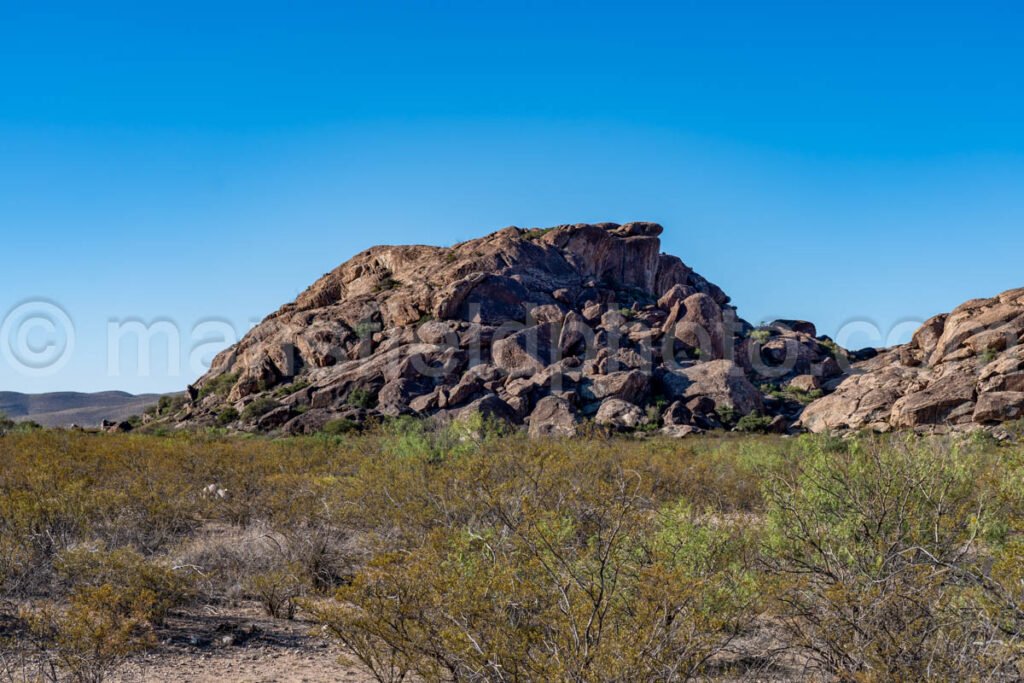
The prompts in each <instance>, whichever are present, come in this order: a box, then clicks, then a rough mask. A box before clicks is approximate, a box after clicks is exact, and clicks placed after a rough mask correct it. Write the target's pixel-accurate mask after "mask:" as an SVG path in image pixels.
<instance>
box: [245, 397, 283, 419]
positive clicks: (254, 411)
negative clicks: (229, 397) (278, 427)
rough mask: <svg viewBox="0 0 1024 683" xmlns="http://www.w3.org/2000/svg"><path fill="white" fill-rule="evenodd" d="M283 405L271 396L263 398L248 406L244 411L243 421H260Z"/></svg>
mask: <svg viewBox="0 0 1024 683" xmlns="http://www.w3.org/2000/svg"><path fill="white" fill-rule="evenodd" d="M280 405H281V404H280V403H278V402H277V401H276V400H275V399H273V398H270V397H269V396H261V397H259V398H257V399H255V400H254V401H252V402H251V403H249V404H247V405H246V406H245V408H244V409H243V410H242V419H243V420H246V421H253V420H258V419H259V418H261V417H263V416H264V415H266V414H267V413H269V412H270V411H271V410H273V409H274V408H277V407H279V406H280Z"/></svg>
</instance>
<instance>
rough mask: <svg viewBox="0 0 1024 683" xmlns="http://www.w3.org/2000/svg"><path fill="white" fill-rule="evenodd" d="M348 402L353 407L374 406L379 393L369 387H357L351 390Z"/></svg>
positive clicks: (364, 407)
mask: <svg viewBox="0 0 1024 683" xmlns="http://www.w3.org/2000/svg"><path fill="white" fill-rule="evenodd" d="M346 402H347V403H348V404H349V405H350V406H352V407H353V408H362V409H367V408H372V407H374V406H375V405H377V394H375V393H373V392H371V391H369V390H367V389H363V388H361V387H356V388H354V389H352V391H350V392H349V394H348V398H347V399H346Z"/></svg>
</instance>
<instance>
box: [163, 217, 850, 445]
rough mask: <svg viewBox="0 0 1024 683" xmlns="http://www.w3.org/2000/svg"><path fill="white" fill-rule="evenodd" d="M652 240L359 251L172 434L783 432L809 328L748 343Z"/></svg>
mask: <svg viewBox="0 0 1024 683" xmlns="http://www.w3.org/2000/svg"><path fill="white" fill-rule="evenodd" d="M661 232H662V227H661V226H660V225H657V224H655V223H627V224H625V225H618V224H613V223H604V224H597V225H590V224H579V225H563V226H559V227H556V228H551V229H547V230H523V229H519V228H514V227H512V228H505V229H504V230H499V231H498V232H495V233H493V234H491V235H488V236H486V237H483V238H480V239H476V240H472V241H469V242H464V243H461V244H457V245H455V246H453V247H430V246H398V247H388V246H385V247H374V248H372V249H369V250H367V251H365V252H363V253H361V254H359V255H357V256H355V257H354V258H352V259H351V260H350V261H348V262H347V263H345V264H343V265H341V266H340V267H338V268H337V269H335V270H334V271H332V272H330V273H328V274H326V275H324V276H323V277H322V278H321V279H320V280H318V281H317V282H316V283H314V284H313V285H312V286H311V287H310V288H309V289H308V290H306V291H305V292H303V293H302V294H301V295H300V296H299V297H298V299H297V300H296V301H295V302H293V303H290V304H287V305H285V306H283V307H282V308H281V309H280V310H278V311H277V312H276V313H274V314H272V315H270V316H269V317H268V318H266V319H265V320H264V321H263V322H262V323H260V324H259V325H258V326H256V327H255V328H254V329H253V330H252V331H250V332H249V334H247V335H246V336H245V338H244V339H242V340H241V341H240V342H239V343H237V344H236V345H235V346H233V347H232V348H230V349H228V350H226V351H224V352H223V353H221V354H219V355H218V356H217V357H216V358H215V359H214V362H213V365H212V367H211V369H210V371H209V372H208V373H207V374H206V375H205V376H204V377H202V378H201V379H200V380H199V381H198V382H197V383H196V384H195V386H192V387H189V401H188V403H187V405H186V406H185V408H184V409H183V411H182V412H181V413H179V414H178V415H176V416H175V418H174V419H175V420H176V421H177V422H178V423H179V424H181V425H182V426H188V425H204V424H222V425H228V426H231V427H233V428H236V429H243V430H262V431H272V430H273V431H283V432H288V433H303V432H310V431H316V430H319V429H322V428H323V427H324V425H325V424H327V423H328V422H330V421H335V420H346V421H348V422H347V423H346V424H348V423H351V424H359V423H361V422H363V421H365V420H367V419H369V418H380V417H385V416H397V415H403V414H410V415H421V416H433V417H435V418H436V419H440V420H445V419H450V418H452V417H454V416H457V415H461V414H465V413H466V412H467V411H480V412H486V413H487V414H489V415H492V416H494V417H495V418H498V419H503V420H507V421H511V422H515V423H522V424H528V425H529V431H530V433H531V434H534V435H537V436H543V435H571V434H573V433H575V431H576V429H577V425H578V424H579V423H580V422H581V421H583V420H596V421H597V422H600V423H604V424H608V425H611V426H614V427H615V428H638V427H657V426H661V425H665V426H666V427H672V428H673V430H672V431H673V432H674V433H689V432H691V431H693V429H683V427H693V428H694V429H698V428H707V427H715V426H722V425H723V424H724V425H725V426H728V424H729V423H730V422H731V421H734V420H735V419H736V418H738V417H740V416H742V415H744V414H747V413H750V412H762V413H765V414H770V415H781V416H782V417H781V418H780V420H781V424H784V425H786V424H789V423H790V422H791V421H792V420H795V419H796V418H797V417H798V416H799V413H800V410H801V409H802V407H803V405H802V402H801V401H798V400H792V399H791V398H787V396H788V394H786V393H785V390H786V387H787V385H788V384H789V383H790V382H796V383H797V384H793V388H794V389H795V388H797V387H798V385H799V387H803V388H802V389H801V392H802V393H800V394H799V395H801V396H805V395H808V393H809V392H811V393H812V394H813V392H814V391H818V392H820V389H816V387H820V386H824V385H827V384H828V383H829V382H833V383H834V381H835V378H837V377H838V376H840V375H841V374H842V372H843V364H842V361H843V360H844V359H845V356H844V355H843V354H842V352H841V351H840V350H838V349H837V348H836V347H835V345H834V344H831V343H829V341H828V340H827V338H819V337H817V336H816V332H815V330H814V326H813V325H811V324H810V323H805V322H800V321H778V322H777V323H773V324H772V325H769V326H766V327H764V328H762V329H758V330H754V328H753V327H752V326H751V325H749V324H748V323H746V322H745V321H743V320H742V319H740V318H739V317H738V315H737V313H736V310H735V308H733V307H732V306H731V305H730V300H729V297H728V296H726V294H725V293H724V292H723V291H722V290H721V289H720V288H719V287H717V286H716V285H714V284H712V283H710V282H708V281H707V280H706V279H704V278H703V277H701V276H700V275H698V274H697V273H695V272H694V271H693V270H692V269H691V268H690V267H689V266H687V265H686V264H684V263H683V262H682V261H681V260H680V259H678V258H676V257H674V256H669V255H666V254H662V253H661V243H660V239H659V235H660V234H661ZM807 387H811V389H810V390H808V389H807ZM780 391H781V392H782V394H781V396H782V398H780V397H779V396H780ZM794 395H797V394H794ZM779 423H780V422H779V421H777V424H779Z"/></svg>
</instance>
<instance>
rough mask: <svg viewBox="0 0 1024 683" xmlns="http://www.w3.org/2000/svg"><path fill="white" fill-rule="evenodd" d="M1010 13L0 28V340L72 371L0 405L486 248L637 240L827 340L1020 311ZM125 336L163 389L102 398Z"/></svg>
mask: <svg viewBox="0 0 1024 683" xmlns="http://www.w3.org/2000/svg"><path fill="white" fill-rule="evenodd" d="M1022 7H1024V5H1021V4H1020V3H1013V2H1005V3H998V2H980V3H979V2H962V3H942V2H903V3H899V2H877V3H868V2H857V3H831V2H799V3H797V2H771V3H766V2H757V3H754V2H750V3H729V2H706V3H685V2H679V3H663V4H653V3H637V2H628V3H627V2H621V3H596V2H586V3H585V2H561V3H550V2H516V3H490V2H479V1H476V2H465V3H463V2H417V3H408V4H405V3H401V4H400V3H390V2H358V3H334V2H332V3H327V2H322V3H315V2H297V3H287V4H286V3H263V2H246V3H237V4H236V3H209V2H204V3H192V2H177V3H173V4H171V3H168V4H166V5H165V6H164V7H156V3H141V2H130V3H129V2H125V3H74V4H71V3H69V4H67V5H56V4H51V3H46V2H38V3H37V2H24V3H20V2H6V3H2V4H0V234H2V236H3V248H2V249H0V293H2V301H0V309H2V310H0V316H3V315H7V312H8V311H11V310H12V309H14V308H15V307H17V306H18V305H19V304H22V303H25V302H36V301H40V300H44V301H49V302H52V303H56V304H59V306H60V307H61V308H62V309H63V310H64V311H66V312H67V314H68V316H70V318H71V320H72V322H73V324H74V329H75V344H74V349H73V352H72V353H70V354H69V355H68V356H67V358H66V359H65V364H64V365H63V366H62V367H60V369H59V370H58V371H55V372H51V373H50V374H47V375H43V376H29V375H27V374H26V373H25V372H23V371H22V370H19V369H18V368H15V367H14V366H12V365H11V363H9V362H7V361H8V360H9V358H7V359H6V360H5V359H4V358H3V357H0V389H14V390H22V391H48V390H58V389H76V390H99V389H112V388H118V389H126V390H129V391H145V390H153V391H168V390H176V389H180V388H181V387H182V386H184V384H185V383H186V382H187V381H190V380H192V379H193V378H194V376H195V369H194V368H193V367H192V366H191V364H190V363H189V361H188V358H187V356H188V351H189V348H190V347H191V345H192V344H194V340H193V339H192V338H191V336H190V335H191V332H192V327H193V326H194V325H195V324H196V323H198V322H200V321H203V320H208V319H211V318H216V319H222V320H225V321H227V322H229V323H231V324H232V325H233V326H234V327H236V328H237V329H239V330H242V331H244V329H245V328H246V327H247V326H248V325H249V324H251V321H254V320H257V319H259V318H261V317H262V316H263V315H265V314H267V313H269V312H270V311H272V310H274V309H276V308H277V307H278V306H279V305H280V304H282V303H284V302H286V301H289V300H291V299H292V298H293V297H294V296H295V295H296V294H297V293H298V292H299V291H301V290H302V289H303V288H304V287H305V286H306V285H308V284H309V283H310V282H312V281H313V280H314V279H315V278H316V277H317V276H319V275H321V274H322V273H324V272H326V271H328V270H330V269H332V268H333V267H335V266H336V265H338V264H339V263H341V262H343V261H344V260H346V259H347V258H349V257H350V256H352V255H353V254H355V253H356V252H358V251H360V250H361V249H363V248H365V247H367V246H370V245H372V244H376V243H408V242H422V243H431V244H448V243H452V242H456V241H458V240H462V239H466V238H469V237H473V236H477V235H479V234H482V233H484V232H487V231H490V230H492V229H497V228H500V227H503V226H506V225H520V226H546V225H554V224H558V223H567V222H581V221H605V220H607V221H619V222H623V221H628V220H653V221H658V222H660V223H662V224H664V225H665V226H666V233H665V236H664V249H665V251H667V252H670V253H674V254H677V255H679V256H680V257H682V258H683V260H685V261H686V262H687V263H689V264H690V265H691V266H693V267H694V268H696V269H697V270H698V271H699V272H701V273H702V274H704V275H705V276H707V277H708V278H710V279H711V280H713V281H715V282H717V283H718V284H720V285H721V286H722V287H723V288H724V289H725V290H726V291H727V292H729V293H730V294H731V295H732V297H733V299H734V301H735V302H736V304H737V305H738V306H739V308H740V313H741V315H743V316H744V317H746V318H747V319H749V320H751V321H754V322H757V321H759V320H762V319H771V318H775V317H800V318H806V319H810V320H813V321H815V322H817V324H818V326H819V329H820V330H821V331H823V332H826V333H832V334H835V333H836V332H837V331H839V330H840V329H842V328H843V326H844V324H845V323H847V322H848V321H849V320H851V319H865V320H870V321H874V324H875V325H876V326H877V328H878V329H879V330H881V331H882V332H883V333H884V334H888V332H889V330H890V329H892V328H893V327H894V326H897V324H898V323H900V322H901V321H904V320H907V319H918V320H920V319H922V318H924V317H927V316H929V315H931V314H934V313H937V312H941V311H945V310H948V309H949V308H951V307H952V306H955V305H956V304H957V303H959V302H961V301H963V300H965V299H968V298H971V297H975V296H984V295H992V294H995V293H997V292H999V291H1002V290H1004V289H1007V288H1010V287H1015V286H1024V268H1022V267H1021V259H1022V255H1024V250H1022V247H1024V125H1022V122H1024V47H1022V46H1024V40H1022V39H1021V32H1022V29H1024V9H1022ZM126 319H139V320H142V321H144V322H145V323H147V324H149V323H151V322H153V321H155V320H169V321H173V322H174V323H175V324H177V325H178V326H180V328H181V329H182V331H183V342H182V343H183V350H182V357H183V359H182V361H181V365H182V369H181V372H180V373H169V372H167V371H166V358H164V359H163V360H159V361H158V362H155V364H154V367H152V368H151V371H150V372H149V373H144V374H145V376H140V375H139V373H138V372H137V370H136V369H135V368H133V367H131V366H132V365H133V363H132V362H131V360H132V359H131V358H128V359H127V361H128V362H123V363H122V368H121V370H120V373H119V374H117V375H112V374H111V373H110V372H109V371H108V367H107V345H108V340H107V336H108V333H107V326H108V322H109V321H111V320H114V321H122V320H126ZM847 329H848V328H847ZM17 330H18V328H17V326H16V325H8V330H7V332H8V333H9V335H8V336H12V335H13V336H12V338H13V337H16V336H17ZM47 334H49V332H48V331H47V329H46V328H39V329H31V330H29V331H28V332H27V333H26V337H25V339H23V340H21V341H22V342H23V343H24V344H27V345H28V346H27V347H26V348H28V349H29V350H30V352H31V353H37V352H38V353H43V352H44V351H45V349H46V347H47V344H48V342H49V341H52V340H48V339H47ZM904 336H905V330H904ZM57 337H58V339H57V340H56V342H54V343H56V344H58V346H59V344H60V343H61V338H60V334H59V333H57ZM2 343H3V344H8V343H10V340H9V339H8V340H2ZM209 350H210V349H207V351H209ZM157 355H159V349H158V353H157ZM201 355H202V354H201ZM206 355H207V356H208V353H207V354H206ZM164 356H166V352H164ZM122 360H124V359H122Z"/></svg>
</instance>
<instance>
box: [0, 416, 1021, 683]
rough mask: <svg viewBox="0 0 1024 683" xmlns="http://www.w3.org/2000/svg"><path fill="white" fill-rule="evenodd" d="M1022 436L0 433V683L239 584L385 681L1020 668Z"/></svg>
mask: <svg viewBox="0 0 1024 683" xmlns="http://www.w3.org/2000/svg"><path fill="white" fill-rule="evenodd" d="M1022 524H1024V447H1021V446H1019V445H1017V444H1016V443H1015V442H1013V441H1010V442H1006V443H997V442H996V441H994V440H992V439H991V438H988V437H985V436H975V437H971V436H964V435H960V436H956V437H929V438H922V437H915V436H911V435H888V436H878V435H863V436H858V437H851V438H845V439H838V438H834V437H827V436H802V437H797V438H783V437H778V436H768V435H750V434H742V435H741V434H722V435H711V436H704V437H700V438H694V439H684V440H670V439H663V438H660V437H646V438H634V437H629V436H615V437H608V436H605V435H603V434H601V433H599V432H593V433H588V434H587V435H586V436H585V437H583V438H577V439H564V440H558V439H550V440H548V439H536V440H530V439H527V438H525V437H524V436H522V435H520V434H518V433H509V432H508V431H507V430H503V429H499V428H496V427H495V426H493V425H491V424H488V423H486V422H485V421H483V420H481V419H479V418H471V419H468V420H466V421H463V422H460V423H456V424H454V425H452V426H450V427H447V428H433V427H430V426H428V425H427V424H426V423H424V422H418V421H413V420H398V421H393V422H389V423H385V424H382V425H380V426H379V427H377V428H376V429H372V430H364V431H357V430H351V431H349V430H344V429H337V430H336V434H324V435H319V436H313V437H302V438H282V439H270V438H266V437H238V436H233V437H229V436H227V435H224V434H220V433H217V432H215V431H214V432H209V433H182V434H175V435H169V436H156V435H142V434H89V433H82V432H73V431H60V430H17V429H14V430H10V431H8V432H7V433H6V434H4V435H3V436H2V437H0V589H2V594H0V637H2V639H3V640H2V645H0V680H2V679H4V678H6V679H8V680H52V681H56V680H69V681H102V680H104V679H105V678H107V677H108V676H110V675H111V673H112V672H114V671H116V670H117V669H118V667H121V666H123V665H124V663H125V662H129V661H131V660H132V659H133V658H135V657H137V656H138V655H139V653H141V652H143V651H146V650H147V649H150V648H152V647H154V645H155V644H156V643H157V642H159V640H160V634H161V630H162V629H163V628H164V624H165V622H166V620H167V619H168V617H169V615H174V614H175V613H177V612H179V611H182V610H194V609H200V608H202V607H203V606H207V605H224V604H231V603H239V602H244V601H258V602H259V604H261V605H262V606H263V608H264V609H265V610H266V612H267V613H268V614H269V615H272V616H273V617H275V618H279V619H291V618H302V619H304V620H307V621H309V622H311V624H313V625H319V626H320V628H322V629H323V632H324V633H325V634H326V635H327V637H330V638H332V639H334V640H336V641H337V642H338V643H340V644H341V645H343V647H344V651H345V652H346V653H347V656H348V657H351V658H352V659H353V660H355V661H357V662H358V663H359V664H360V665H361V666H362V667H363V668H364V669H365V670H367V671H369V672H371V674H372V676H373V677H374V678H376V679H377V680H380V681H400V680H427V681H485V680H487V681H506V680H508V681H511V680H516V681H529V680H545V681H546V680H561V681H632V680H660V681H679V680H691V679H697V680H708V679H721V680H737V679H740V680H742V679H746V678H749V679H758V680H765V679H767V680H786V679H792V678H817V679H820V680H856V681H875V680H877V681H881V680H957V679H964V680H981V679H985V680H1018V679H1019V678H1020V677H1021V676H1022V675H1024V668H1022V667H1024V662H1022V654H1024V651H1022V643H1021V639H1020V638H1021V635H1022V633H1024V537H1022V536H1021V531H1022Z"/></svg>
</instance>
